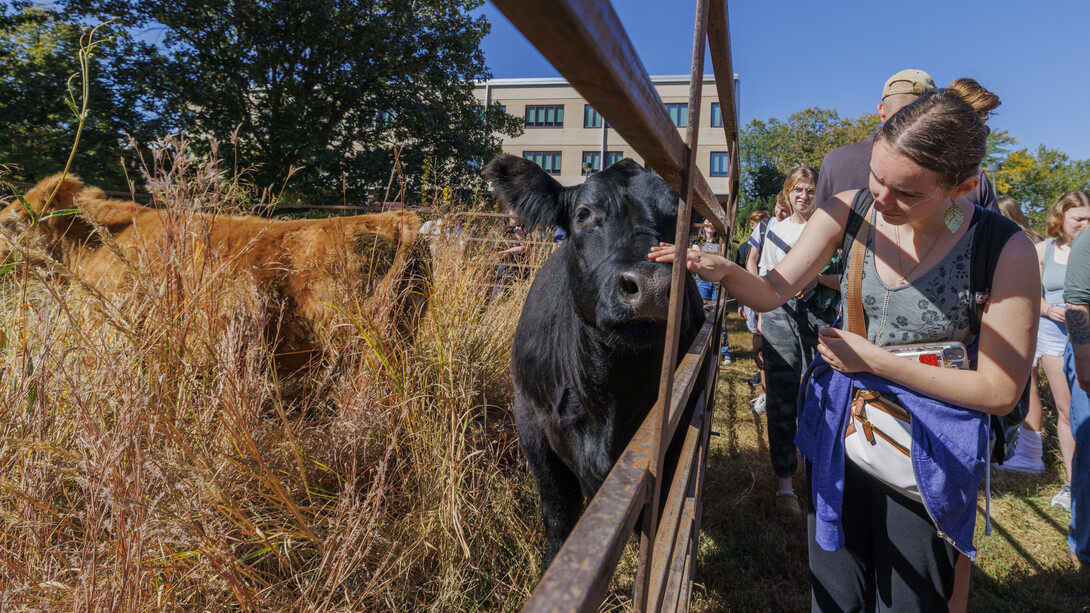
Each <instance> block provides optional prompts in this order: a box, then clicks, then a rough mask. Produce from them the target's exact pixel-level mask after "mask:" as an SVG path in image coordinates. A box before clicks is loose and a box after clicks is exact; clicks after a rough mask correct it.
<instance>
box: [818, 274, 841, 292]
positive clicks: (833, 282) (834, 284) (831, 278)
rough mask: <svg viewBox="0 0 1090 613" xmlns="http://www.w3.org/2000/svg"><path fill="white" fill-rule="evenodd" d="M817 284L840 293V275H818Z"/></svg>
mask: <svg viewBox="0 0 1090 613" xmlns="http://www.w3.org/2000/svg"><path fill="white" fill-rule="evenodd" d="M817 282H818V285H824V286H825V287H827V288H829V289H835V290H836V291H838V292H839V291H840V275H838V274H837V273H835V272H831V273H828V274H818V276H817Z"/></svg>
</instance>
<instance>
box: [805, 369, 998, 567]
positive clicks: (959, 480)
mask: <svg viewBox="0 0 1090 613" xmlns="http://www.w3.org/2000/svg"><path fill="white" fill-rule="evenodd" d="M861 388H862V389H871V390H874V391H876V392H879V393H881V394H883V395H886V394H894V395H896V396H897V401H898V403H899V404H901V406H903V407H904V408H906V409H908V411H909V412H910V413H911V414H912V466H913V469H914V470H915V473H916V482H917V484H918V485H919V487H920V494H921V496H922V497H923V503H924V506H925V507H927V511H928V513H929V514H930V515H931V519H932V520H933V521H934V522H935V527H936V528H937V529H938V532H939V536H942V537H944V538H946V539H947V540H949V541H950V542H951V543H952V544H953V545H954V547H956V548H957V549H958V551H960V552H962V553H964V554H965V555H966V556H968V557H969V558H970V559H976V549H975V548H974V547H973V528H974V526H975V525H976V501H977V490H978V489H979V487H980V482H981V480H982V479H983V477H984V470H985V467H986V466H987V458H986V454H987V451H988V437H989V433H988V423H989V422H988V416H987V415H985V414H984V413H981V412H979V411H972V410H968V409H963V408H959V407H955V406H951V405H949V404H946V403H943V402H939V401H937V400H933V399H931V398H927V397H924V396H920V395H919V394H918V393H916V392H913V391H911V390H909V389H907V388H904V387H901V386H900V385H896V384H894V383H892V382H890V381H888V380H886V379H883V378H881V377H878V376H876V375H873V374H871V373H862V372H861V373H854V374H850V375H847V374H843V373H840V372H837V371H835V370H833V369H832V368H830V367H829V365H828V364H826V363H825V360H823V359H822V358H821V356H820V355H819V356H817V358H816V359H815V360H814V362H813V363H812V364H811V365H810V368H809V369H807V371H806V376H805V377H804V378H803V385H802V388H801V389H800V391H799V429H798V435H797V436H796V437H795V443H796V444H797V445H798V446H799V450H800V451H802V453H803V455H805V456H806V457H807V458H808V459H809V460H810V461H811V462H812V463H813V476H812V480H811V484H810V487H811V490H812V491H813V499H814V500H813V505H814V510H815V513H816V516H817V522H816V524H817V527H816V535H815V536H816V540H817V543H818V545H820V546H821V548H822V549H824V550H825V551H836V550H837V549H840V548H842V547H844V526H843V524H842V523H841V510H842V508H843V503H844V462H845V461H846V460H845V458H844V430H845V428H847V425H848V421H847V420H848V415H849V410H848V407H849V405H850V403H851V400H852V396H853V395H854V390H856V389H861Z"/></svg>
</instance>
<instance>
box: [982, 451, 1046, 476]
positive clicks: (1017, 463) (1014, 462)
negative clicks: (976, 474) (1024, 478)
mask: <svg viewBox="0 0 1090 613" xmlns="http://www.w3.org/2000/svg"><path fill="white" fill-rule="evenodd" d="M992 468H997V469H999V470H1005V471H1009V472H1012V473H1022V474H1023V475H1043V474H1045V463H1044V461H1043V460H1042V459H1041V458H1037V460H1036V461H1034V460H1031V459H1028V458H1026V457H1025V456H1022V455H1018V454H1017V453H1015V454H1014V457H1013V458H1011V459H1009V460H1007V461H1006V462H1003V463H1002V464H997V463H993V464H992Z"/></svg>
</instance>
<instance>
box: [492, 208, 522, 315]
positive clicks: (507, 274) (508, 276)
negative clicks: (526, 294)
mask: <svg viewBox="0 0 1090 613" xmlns="http://www.w3.org/2000/svg"><path fill="white" fill-rule="evenodd" d="M501 240H502V241H503V243H502V244H504V245H505V246H507V248H506V249H504V250H502V251H500V252H499V253H497V254H496V256H497V258H498V262H497V264H496V270H495V272H494V273H493V274H492V298H497V297H499V296H500V294H502V293H503V289H504V287H505V286H507V285H510V284H511V283H513V282H514V281H517V280H519V279H524V278H526V275H527V273H528V272H529V269H528V268H527V267H526V263H527V262H526V259H527V255H528V251H527V246H526V244H525V242H524V241H525V240H526V231H525V230H523V229H522V224H521V222H519V218H518V215H516V214H514V213H509V214H508V215H507V227H505V228H504V231H503V238H502V239H501Z"/></svg>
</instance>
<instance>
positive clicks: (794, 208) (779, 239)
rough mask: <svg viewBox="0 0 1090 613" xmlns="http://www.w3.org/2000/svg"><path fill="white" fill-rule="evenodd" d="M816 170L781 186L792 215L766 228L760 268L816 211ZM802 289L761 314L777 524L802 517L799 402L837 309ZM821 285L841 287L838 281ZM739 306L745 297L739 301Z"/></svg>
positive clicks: (796, 173) (770, 265)
mask: <svg viewBox="0 0 1090 613" xmlns="http://www.w3.org/2000/svg"><path fill="white" fill-rule="evenodd" d="M817 178H818V176H817V172H816V171H815V170H814V169H813V168H810V167H809V166H797V167H795V168H794V169H793V170H792V171H791V172H790V173H788V175H787V179H786V180H785V181H784V184H783V191H782V192H781V193H782V194H783V200H784V202H785V203H786V204H787V207H788V208H789V209H790V211H791V216H790V217H788V218H786V219H784V220H782V221H780V222H779V223H777V224H776V225H774V226H772V227H771V228H769V229H768V232H767V234H765V240H764V246H763V247H762V249H761V258H760V262H759V263H758V268H759V269H760V270H764V271H771V270H773V269H774V268H775V267H776V266H777V265H778V264H779V263H780V262H781V261H783V258H784V257H785V256H786V255H787V253H788V252H789V251H791V248H792V246H793V245H794V244H795V242H796V241H797V240H798V239H799V236H801V235H802V231H803V229H804V228H805V227H806V224H807V221H808V220H809V219H810V216H811V215H812V214H813V212H814V185H815V183H816V182H817ZM821 277H822V275H819V276H818V278H815V280H814V281H812V282H811V283H809V284H807V286H806V287H803V288H801V289H800V290H799V291H798V292H797V295H796V296H795V297H794V298H791V299H790V300H788V301H787V302H786V303H785V304H783V305H781V306H779V307H776V308H775V309H772V310H769V311H767V312H763V313H762V314H761V322H760V323H761V325H760V330H761V336H762V339H763V342H762V346H761V352H762V354H763V356H764V366H765V368H764V370H765V382H766V385H765V411H766V413H767V415H768V450H769V453H770V455H771V457H772V469H773V471H775V473H776V477H777V481H778V483H777V485H778V488H777V491H776V513H777V516H778V517H779V519H780V520H781V521H785V522H788V521H795V520H800V519H802V518H803V513H802V507H800V506H799V499H798V495H796V494H795V488H794V483H793V478H794V475H795V471H796V470H797V469H798V457H797V455H796V453H795V432H796V430H797V428H798V421H797V420H798V415H797V399H798V395H799V382H800V380H801V379H802V372H803V370H805V369H806V367H807V366H809V365H810V362H811V361H812V360H813V359H814V355H815V353H816V351H817V344H818V328H821V327H824V326H830V325H832V323H833V321H835V320H836V309H835V308H832V307H830V306H828V305H823V308H815V303H814V302H813V299H814V298H815V297H816V295H817V293H816V285H817V284H818V282H819V279H820V278H821ZM825 282H826V283H828V284H830V285H832V286H834V287H836V288H837V289H839V283H840V279H839V277H838V276H837V277H836V278H835V279H833V278H832V277H829V278H827V279H825ZM740 300H741V301H742V302H743V303H744V302H745V300H744V299H740Z"/></svg>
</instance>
